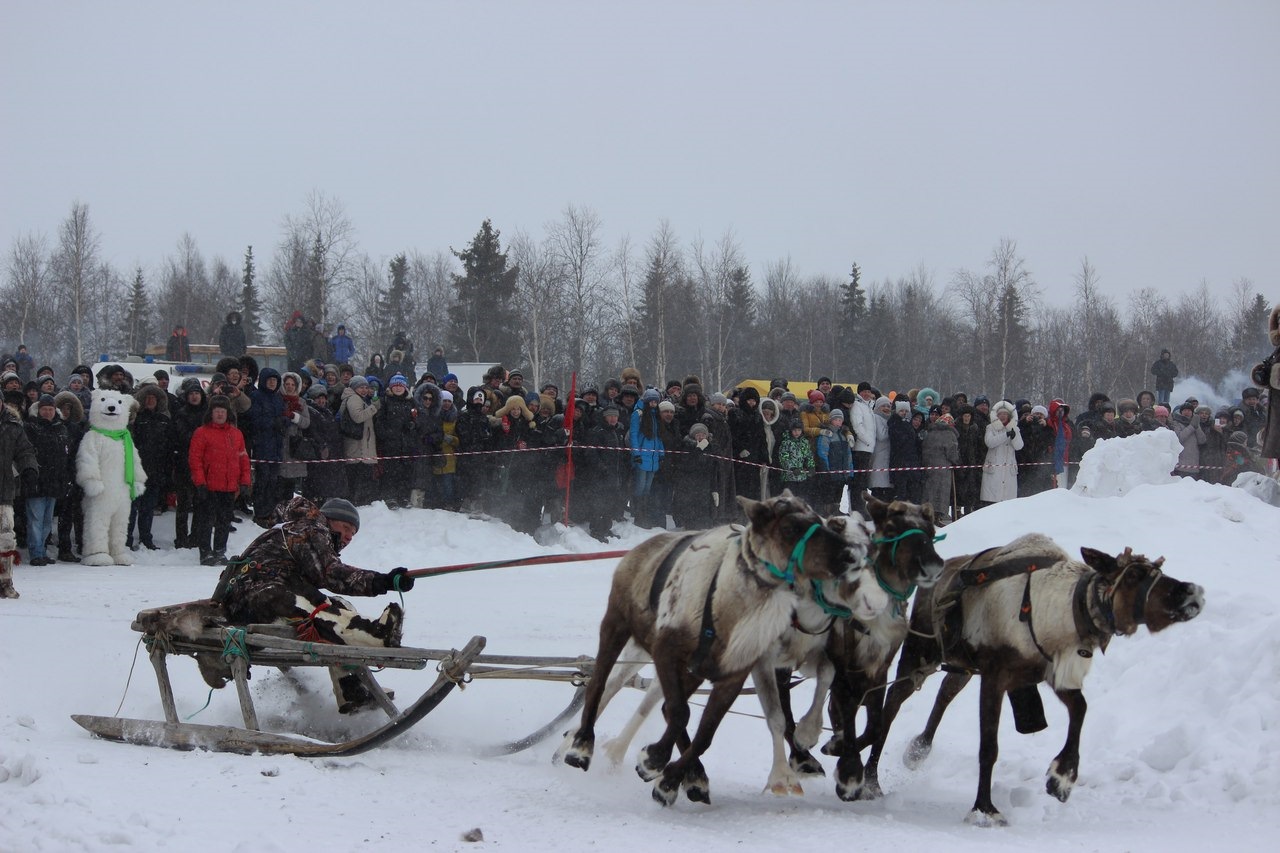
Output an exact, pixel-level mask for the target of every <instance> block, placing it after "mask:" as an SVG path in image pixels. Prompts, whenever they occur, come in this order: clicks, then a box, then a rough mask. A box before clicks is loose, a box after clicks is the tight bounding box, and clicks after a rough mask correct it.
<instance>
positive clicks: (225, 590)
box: [213, 497, 413, 714]
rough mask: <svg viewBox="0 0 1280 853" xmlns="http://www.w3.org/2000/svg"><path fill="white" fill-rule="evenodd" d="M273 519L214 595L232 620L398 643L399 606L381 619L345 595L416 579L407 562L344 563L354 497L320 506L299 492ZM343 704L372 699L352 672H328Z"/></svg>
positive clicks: (328, 637) (333, 638)
mask: <svg viewBox="0 0 1280 853" xmlns="http://www.w3.org/2000/svg"><path fill="white" fill-rule="evenodd" d="M276 513H277V515H276V523H275V524H274V525H273V526H272V527H271V528H270V529H268V530H266V531H264V532H263V533H262V534H261V535H259V536H258V538H257V539H254V540H253V542H252V543H251V544H250V545H249V547H248V548H245V550H244V551H243V552H242V553H241V554H240V555H239V556H238V557H235V558H233V559H232V560H230V561H229V563H228V565H227V567H226V569H224V570H223V572H222V575H221V577H219V578H218V586H217V589H216V590H214V593H213V600H214V602H215V603H218V604H220V605H221V606H222V608H223V610H224V611H225V612H226V615H227V619H228V620H229V621H230V622H231V623H232V624H235V625H248V624H251V623H255V622H257V623H277V624H287V625H291V626H293V628H294V631H295V632H296V634H297V636H298V639H300V640H307V641H310V642H317V643H335V644H338V645H348V646H373V647H396V646H399V645H400V634H401V629H402V624H403V622H404V611H403V610H402V609H401V607H400V605H399V604H394V603H393V604H388V605H387V607H386V609H385V610H383V611H382V615H381V616H379V617H378V618H377V619H376V620H373V619H366V618H365V617H363V616H361V615H360V614H359V613H358V612H357V611H356V609H355V607H353V606H352V605H351V603H350V602H349V601H347V600H345V599H343V598H339V597H338V596H336V595H327V594H326V593H325V592H323V591H322V590H330V591H332V592H336V593H342V594H345V595H369V596H372V595H383V594H384V593H387V592H392V591H397V590H398V591H400V592H408V591H409V590H411V589H413V577H412V576H410V575H409V574H408V569H405V568H404V567H400V568H396V569H392V570H391V571H390V572H387V573H385V574H384V573H382V572H375V571H370V570H368V569H359V568H356V567H355V566H350V565H347V564H346V563H344V562H342V560H341V558H340V557H339V556H338V554H339V552H341V551H342V549H343V548H344V547H345V546H346V545H347V543H348V542H350V541H351V538H352V537H353V536H355V534H356V531H357V530H359V529H360V513H359V512H358V511H357V510H356V508H355V507H354V506H353V505H352V504H351V502H350V501H347V500H343V499H342V498H330V499H329V500H327V501H325V502H324V504H323V505H322V506H320V507H316V505H315V504H314V503H312V502H311V501H309V500H307V499H306V498H302V497H295V498H293V499H292V500H290V501H289V502H288V503H286V504H283V505H282V506H280V507H279V508H278V509H277V511H276ZM330 674H331V675H332V677H333V680H334V693H335V695H336V696H337V697H338V709H339V710H340V711H341V712H342V713H344V714H346V713H352V712H354V711H358V710H361V709H362V708H364V707H369V706H372V705H373V697H372V696H371V695H370V694H369V692H368V690H366V689H365V686H364V685H363V684H362V683H361V681H360V679H359V677H358V676H357V675H354V674H350V673H348V674H345V675H344V674H343V672H342V670H341V669H340V668H334V669H331V670H330Z"/></svg>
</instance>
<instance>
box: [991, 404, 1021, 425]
mask: <svg viewBox="0 0 1280 853" xmlns="http://www.w3.org/2000/svg"><path fill="white" fill-rule="evenodd" d="M1001 412H1008V413H1009V426H1013V425H1014V424H1016V423H1017V422H1018V410H1017V409H1015V408H1014V407H1013V403H1010V402H1009V401H1008V400H1001V401H1000V402H999V403H996V404H995V405H994V406H992V407H991V420H992V421H993V422H994V421H995V420H996V415H998V414H1000V413H1001Z"/></svg>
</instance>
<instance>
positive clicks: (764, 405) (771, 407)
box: [760, 397, 782, 427]
mask: <svg viewBox="0 0 1280 853" xmlns="http://www.w3.org/2000/svg"><path fill="white" fill-rule="evenodd" d="M771 414H772V415H773V417H769V415H771ZM781 414H782V410H781V409H780V408H779V406H778V401H777V400H775V399H773V398H772V397H765V398H764V399H763V400H761V401H760V420H762V421H764V425H765V426H770V427H771V426H773V425H774V424H776V423H777V422H778V418H779V417H780V416H781Z"/></svg>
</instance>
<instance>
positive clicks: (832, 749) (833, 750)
mask: <svg viewBox="0 0 1280 853" xmlns="http://www.w3.org/2000/svg"><path fill="white" fill-rule="evenodd" d="M821 751H822V754H823V755H840V754H841V753H842V752H844V738H841V737H833V738H831V739H830V740H829V741H827V742H826V743H824V744H823V745H822V750H821Z"/></svg>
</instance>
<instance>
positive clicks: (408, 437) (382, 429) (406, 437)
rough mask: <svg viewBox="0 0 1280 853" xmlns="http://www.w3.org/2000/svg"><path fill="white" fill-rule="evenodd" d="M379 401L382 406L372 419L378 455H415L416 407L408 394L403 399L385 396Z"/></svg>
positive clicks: (416, 450) (416, 446) (416, 444)
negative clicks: (376, 438)
mask: <svg viewBox="0 0 1280 853" xmlns="http://www.w3.org/2000/svg"><path fill="white" fill-rule="evenodd" d="M437 396H439V394H438V392H437ZM381 399H382V406H381V407H380V408H379V409H378V414H376V415H374V417H373V431H374V433H375V435H377V437H378V455H379V456H411V455H413V454H415V453H417V452H418V443H417V430H418V418H419V409H418V405H417V404H416V403H415V402H414V400H413V398H412V397H410V396H409V395H408V394H405V395H404V396H403V397H397V396H395V395H393V394H386V395H384V396H383V397H382V398H381Z"/></svg>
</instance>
